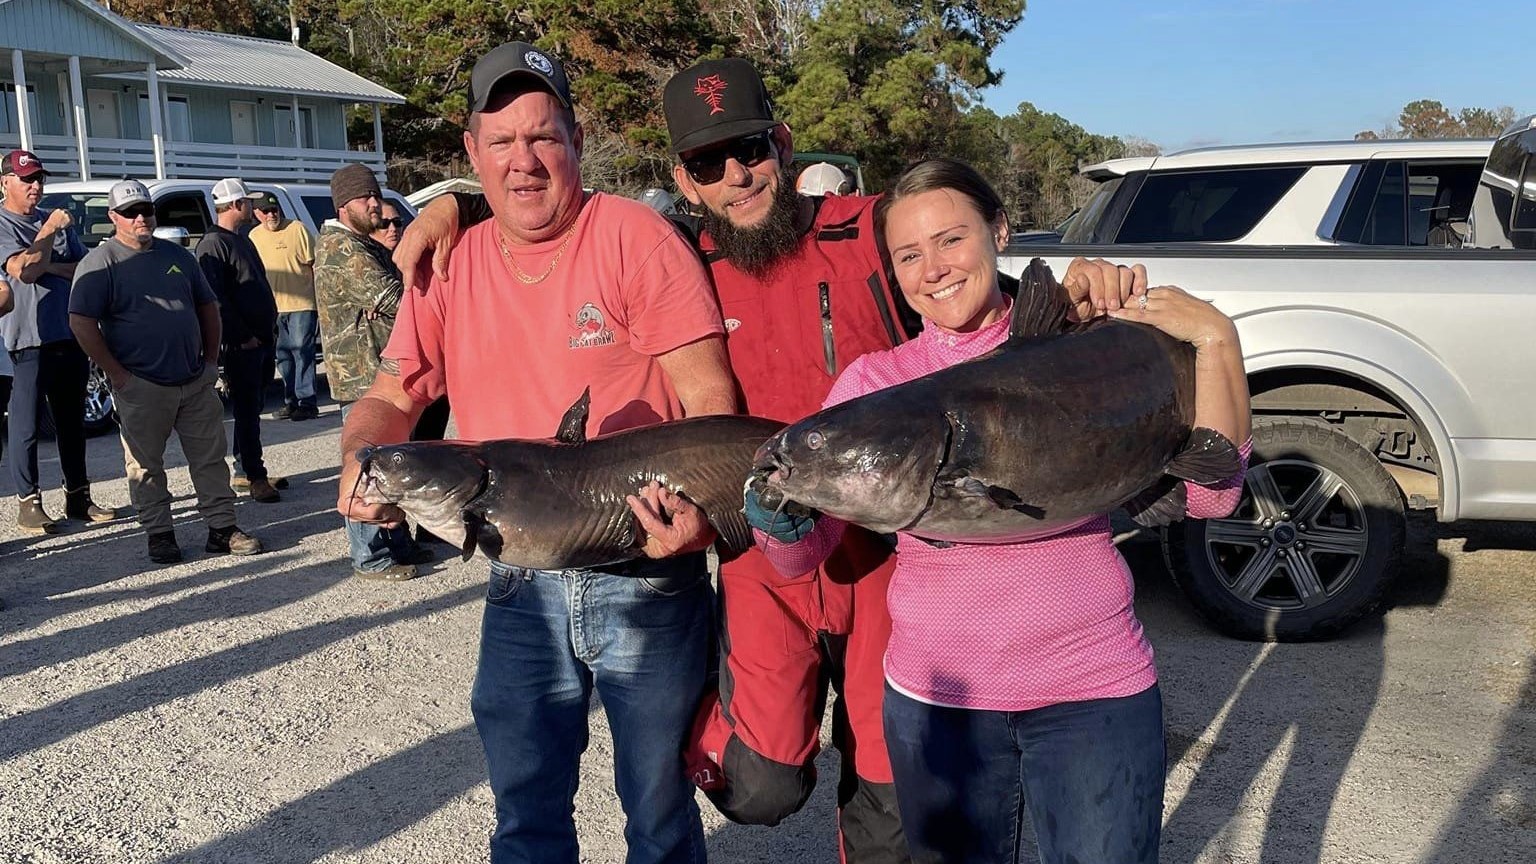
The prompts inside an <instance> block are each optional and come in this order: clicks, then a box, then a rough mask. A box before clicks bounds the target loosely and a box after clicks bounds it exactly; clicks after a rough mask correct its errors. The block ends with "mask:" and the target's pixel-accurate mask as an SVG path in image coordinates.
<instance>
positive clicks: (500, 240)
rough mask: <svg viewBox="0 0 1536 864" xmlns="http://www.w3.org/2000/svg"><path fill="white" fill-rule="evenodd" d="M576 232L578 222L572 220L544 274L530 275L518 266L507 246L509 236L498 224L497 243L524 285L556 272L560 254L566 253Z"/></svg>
mask: <svg viewBox="0 0 1536 864" xmlns="http://www.w3.org/2000/svg"><path fill="white" fill-rule="evenodd" d="M575 233H576V223H575V222H572V223H571V227H569V228H567V229H565V240H564V241H562V242H561V243H560V248H559V249H556V250H555V257H554V258H553V259H551V260H550V262H549V267H548V268H547V269H546V270H545V271H544V274H543V275H542V276H529V275H528V274H527V273H524V272H523V268H521V267H519V266H517V262H516V261H513V260H512V250H511V249H509V248H507V236H506V234H505V233H504V232H503V231H502V229H501V226H500V225H497V226H496V243H497V245H498V246H500V247H501V257H502V260H504V261H506V262H507V266H508V267H511V268H512V275H513V276H516V277H517V279H518V281H519V282H522V283H523V284H524V285H537V284H538V283H540V282H543V281H544V280H545V279H548V278H549V274H551V273H553V272H555V265H556V264H559V263H560V256H561V255H564V254H565V247H566V246H569V245H570V243H571V237H572V236H573V235H574V234H575Z"/></svg>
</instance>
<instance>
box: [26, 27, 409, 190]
mask: <svg viewBox="0 0 1536 864" xmlns="http://www.w3.org/2000/svg"><path fill="white" fill-rule="evenodd" d="M0 49H7V50H8V52H9V54H10V61H11V62H10V65H9V76H7V75H6V73H5V71H0V87H3V88H4V98H3V99H0V150H9V149H12V148H15V147H20V148H22V149H25V150H31V151H33V152H35V153H36V154H37V155H38V157H39V158H40V159H42V161H43V163H44V164H45V165H47V167H48V169H49V171H50V172H52V173H53V174H55V175H61V176H68V177H76V178H80V179H90V177H91V176H92V175H95V176H111V177H118V176H129V177H140V178H150V177H154V178H162V179H163V178H172V177H195V178H217V177H226V176H231V175H234V176H241V177H244V178H246V179H250V180H270V181H289V182H303V181H311V182H315V181H321V182H323V181H324V180H326V179H327V178H329V176H330V175H331V173H332V172H334V171H335V170H336V169H337V168H339V167H341V166H342V165H344V164H346V163H348V162H361V163H363V164H365V165H368V166H369V167H370V168H372V169H373V170H374V172H375V173H377V174H378V175H379V176H380V178H382V177H383V176H384V141H383V128H382V124H381V122H380V108H381V106H384V105H399V104H403V103H404V102H405V97H403V96H401V95H400V94H398V93H396V92H394V91H392V90H390V89H388V88H387V87H383V86H381V85H379V84H377V83H375V82H373V81H370V80H368V79H367V78H364V77H362V76H361V75H358V74H356V73H354V72H352V71H350V70H347V69H345V68H343V67H341V66H338V65H336V64H335V63H331V62H330V61H328V60H325V59H323V58H321V57H319V56H318V55H315V54H312V53H310V52H308V51H305V50H304V49H303V48H300V47H298V46H297V45H293V44H290V43H287V42H280V41H275V40H271V39H258V38H255V37H250V36H239V35H233V34H228V33H211V32H206V31H200V30H186V29H182V28H177V27H160V26H155V25H148V24H137V23H134V22H131V21H128V20H127V19H125V18H123V17H122V16H120V15H117V14H115V13H113V12H111V11H109V10H108V9H107V8H106V7H105V6H103V5H101V4H99V3H95V2H92V0H0ZM0 65H3V64H0ZM355 105H365V106H368V107H369V108H371V109H372V114H373V127H374V147H373V149H372V150H351V149H348V144H347V112H348V109H349V106H355Z"/></svg>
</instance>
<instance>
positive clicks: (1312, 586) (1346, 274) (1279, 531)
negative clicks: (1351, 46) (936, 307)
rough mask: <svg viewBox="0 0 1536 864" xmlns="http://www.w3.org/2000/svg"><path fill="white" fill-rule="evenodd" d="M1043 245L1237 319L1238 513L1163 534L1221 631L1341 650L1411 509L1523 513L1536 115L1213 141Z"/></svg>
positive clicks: (1535, 364) (1021, 254)
mask: <svg viewBox="0 0 1536 864" xmlns="http://www.w3.org/2000/svg"><path fill="white" fill-rule="evenodd" d="M1083 173H1084V174H1085V175H1087V176H1089V177H1091V178H1093V179H1096V180H1098V181H1100V186H1099V187H1098V189H1097V190H1096V192H1095V194H1094V195H1093V197H1092V198H1091V199H1090V200H1089V202H1088V203H1087V204H1086V205H1085V206H1084V207H1083V208H1082V209H1081V210H1080V211H1079V212H1078V213H1077V214H1075V215H1074V216H1073V217H1072V218H1071V219H1070V220H1068V222H1067V223H1066V225H1065V228H1064V230H1063V233H1062V236H1061V239H1060V242H1059V243H1052V242H1049V240H1046V241H1045V242H1039V241H1038V240H1037V241H1035V242H1028V243H1017V244H1015V245H1014V246H1012V247H1010V248H1009V250H1008V253H1007V255H1006V256H1005V259H1004V261H1003V262H1002V267H1003V268H1004V270H1005V271H1007V272H1009V273H1013V274H1018V273H1020V272H1022V270H1023V268H1024V267H1025V266H1026V265H1027V264H1028V263H1029V261H1030V259H1031V258H1034V257H1041V258H1044V259H1045V260H1046V262H1047V263H1049V264H1050V265H1051V267H1052V269H1053V270H1055V271H1056V272H1058V273H1060V272H1063V271H1064V270H1065V268H1066V265H1067V263H1068V262H1069V261H1070V260H1071V258H1072V257H1073V256H1076V255H1084V256H1088V257H1104V258H1108V259H1111V260H1114V261H1117V262H1121V263H1130V262H1140V263H1143V264H1145V265H1146V267H1147V270H1148V273H1149V275H1150V277H1151V281H1152V284H1154V285H1157V284H1175V285H1179V286H1181V287H1183V288H1185V289H1186V290H1188V291H1190V292H1191V293H1193V294H1195V295H1196V296H1199V297H1202V298H1205V299H1208V300H1211V301H1212V302H1214V303H1215V304H1216V305H1217V306H1218V307H1219V308H1220V309H1221V310H1222V311H1223V312H1225V313H1227V314H1228V315H1229V316H1231V317H1232V318H1233V319H1234V320H1235V321H1236V323H1237V327H1238V331H1239V334H1240V336H1241V339H1242V346H1243V354H1244V357H1245V361H1246V365H1247V369H1248V374H1249V386H1250V387H1251V389H1252V394H1253V411H1254V416H1255V424H1256V425H1255V430H1254V456H1255V458H1254V465H1253V466H1252V467H1251V469H1250V471H1249V474H1248V480H1247V484H1246V489H1245V493H1244V496H1243V501H1242V503H1241V504H1240V505H1239V509H1238V511H1237V513H1235V514H1234V515H1233V516H1232V518H1230V519H1220V520H1210V521H1203V522H1202V521H1188V522H1184V523H1180V524H1178V525H1175V526H1173V527H1172V528H1170V529H1168V530H1166V531H1164V532H1163V535H1162V541H1163V549H1164V555H1165V559H1166V560H1167V563H1168V566H1169V568H1170V570H1171V571H1172V572H1173V574H1174V578H1175V580H1176V581H1177V582H1178V584H1179V585H1180V587H1181V588H1182V589H1183V590H1184V592H1185V593H1186V595H1187V596H1188V597H1189V598H1190V599H1191V601H1192V602H1193V603H1194V605H1195V606H1196V607H1197V609H1198V610H1199V611H1200V612H1201V613H1202V614H1203V615H1204V616H1205V617H1206V618H1207V619H1208V620H1209V621H1211V622H1212V623H1213V624H1214V625H1215V626H1216V627H1218V628H1219V629H1221V630H1223V631H1224V632H1226V633H1229V634H1231V635H1234V636H1238V637H1241V638H1249V639H1265V640H1277V641H1290V640H1306V639H1321V638H1327V637H1330V636H1333V635H1335V634H1337V633H1339V632H1341V631H1342V630H1344V629H1345V628H1346V627H1348V626H1349V625H1350V624H1352V623H1353V622H1355V621H1356V620H1358V619H1359V618H1360V617H1361V616H1363V615H1366V614H1367V613H1369V612H1371V611H1372V610H1373V609H1374V608H1376V607H1377V605H1378V604H1379V602H1380V600H1381V599H1382V596H1383V594H1384V593H1385V591H1386V590H1387V588H1388V586H1389V585H1390V583H1391V582H1392V580H1393V579H1394V578H1395V577H1396V575H1397V571H1398V565H1399V554H1400V551H1401V549H1402V545H1403V538H1404V532H1405V524H1406V520H1405V508H1407V507H1414V508H1431V507H1433V508H1435V510H1436V513H1437V518H1438V519H1439V520H1440V521H1443V522H1451V521H1455V520H1458V519H1519V520H1524V519H1536V375H1533V372H1532V370H1536V338H1533V336H1532V334H1531V331H1530V327H1531V322H1533V321H1536V117H1528V118H1526V119H1524V120H1522V121H1520V122H1519V123H1517V124H1515V125H1514V126H1512V127H1511V128H1510V129H1509V130H1507V131H1506V132H1505V133H1504V134H1503V135H1502V136H1500V138H1499V139H1498V140H1497V141H1487V140H1482V141H1365V142H1346V143H1327V144H1302V145H1285V146H1254V147H1225V148H1210V149H1202V150H1193V151H1187V152H1183V153H1175V154H1172V155H1168V156H1157V157H1148V158H1135V159H1119V160H1114V161H1111V162H1105V163H1102V164H1099V165H1094V166H1090V167H1089V168H1086V169H1084V171H1083Z"/></svg>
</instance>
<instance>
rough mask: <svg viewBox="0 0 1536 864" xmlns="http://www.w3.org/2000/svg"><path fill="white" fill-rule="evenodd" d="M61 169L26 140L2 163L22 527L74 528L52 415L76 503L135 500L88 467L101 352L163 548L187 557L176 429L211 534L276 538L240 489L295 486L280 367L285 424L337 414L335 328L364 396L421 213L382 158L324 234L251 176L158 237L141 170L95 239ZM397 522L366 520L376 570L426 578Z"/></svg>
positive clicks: (83, 515)
mask: <svg viewBox="0 0 1536 864" xmlns="http://www.w3.org/2000/svg"><path fill="white" fill-rule="evenodd" d="M48 174H49V172H48V170H47V168H46V167H45V166H44V165H43V163H42V161H41V160H40V159H39V158H38V157H37V156H36V155H35V154H33V153H31V152H28V151H25V150H16V151H12V152H10V153H8V154H6V155H5V157H4V161H3V165H0V188H3V193H4V200H3V206H0V261H3V264H4V267H3V273H0V336H3V341H4V348H5V350H4V351H0V404H4V405H5V406H6V408H7V411H6V414H7V421H8V422H7V429H8V432H7V436H6V437H7V441H6V446H4V447H3V448H0V460H3V461H4V462H5V463H7V469H8V470H9V471H10V476H11V480H12V485H13V487H14V489H15V491H16V499H17V511H16V526H17V529H18V530H19V531H20V532H21V533H23V534H28V535H45V534H56V533H58V532H59V531H60V530H61V525H60V520H59V519H58V518H56V515H57V513H56V511H55V513H52V514H51V513H50V512H49V511H48V509H47V508H46V507H45V506H44V503H43V496H42V485H41V483H42V481H41V479H40V478H39V474H38V460H37V445H38V439H39V437H40V433H41V432H43V431H46V430H47V428H48V427H50V426H51V428H52V434H53V437H54V439H55V442H56V444H57V447H58V453H59V463H60V468H61V473H62V474H63V482H64V492H65V504H64V511H63V514H62V515H63V519H64V520H77V521H82V522H85V523H102V522H111V521H113V520H116V519H118V518H122V517H123V516H125V515H127V513H128V511H127V510H126V509H119V508H109V507H104V506H100V505H98V504H97V502H96V501H95V499H93V497H92V493H91V484H90V481H89V479H88V477H87V471H86V459H85V452H86V432H85V421H84V406H85V401H86V390H87V376H88V374H89V371H90V364H91V363H95V364H96V365H97V366H99V367H100V368H101V370H102V371H103V372H104V373H105V374H106V377H107V379H108V381H109V382H110V388H111V391H112V397H113V405H114V408H115V410H116V413H117V419H118V427H119V430H120V432H121V436H122V442H123V451H124V462H125V467H126V472H127V479H128V492H129V497H130V499H131V501H132V503H133V507H134V509H135V510H136V515H137V518H138V520H139V522H140V524H141V525H143V527H144V528H145V531H146V534H147V537H148V551H149V557H150V559H151V560H152V561H154V562H155V563H161V564H164V563H172V562H176V561H179V560H181V558H182V554H181V549H180V546H179V544H178V543H177V541H176V536H175V532H174V531H173V529H172V523H171V516H170V500H171V498H170V493H169V491H168V489H167V486H166V476H165V465H164V455H165V448H166V444H167V442H168V441H169V438H170V434H171V432H172V431H174V432H175V433H176V435H177V437H178V439H179V440H180V444H181V448H182V451H183V453H184V454H185V456H186V459H187V463H188V467H189V469H190V474H191V478H192V482H193V486H194V487H195V489H196V492H197V504H198V508H199V510H200V512H201V514H202V516H203V517H204V520H205V521H206V522H207V527H208V536H207V543H206V546H205V548H206V550H207V551H208V552H211V553H223V554H235V555H250V554H255V553H258V552H260V551H262V544H261V541H260V540H258V539H257V538H255V537H253V536H251V535H249V534H247V533H245V532H243V531H241V530H240V529H239V528H238V527H237V526H236V524H235V511H234V502H235V499H236V495H237V494H238V493H243V494H245V495H248V496H249V497H250V498H251V499H253V500H255V501H258V502H261V503H275V502H278V501H281V500H282V493H281V492H280V490H282V489H285V488H287V486H288V482H287V479H286V478H283V477H279V476H275V475H272V474H270V473H269V472H268V471H267V467H266V464H265V461H264V459H263V452H262V435H261V426H262V422H263V414H265V413H266V408H267V396H268V392H269V390H271V389H273V387H272V385H273V384H274V380H275V378H277V377H280V378H281V381H282V393H283V397H282V404H281V405H280V406H278V407H277V409H276V410H275V411H273V412H272V413H271V414H269V415H267V417H268V418H269V419H268V421H267V422H271V421H272V420H288V421H305V420H311V419H314V418H315V417H318V416H319V407H318V392H317V386H316V357H317V344H318V343H320V342H321V341H322V336H321V334H322V333H324V336H323V344H324V346H325V360H326V366H327V373H328V379H329V382H330V384H331V390H332V392H331V395H332V397H333V398H334V399H336V401H338V402H341V403H342V407H343V410H344V411H345V410H346V408H347V406H348V405H349V404H350V403H351V402H352V401H355V400H356V399H357V398H358V397H359V396H360V395H361V392H360V391H357V387H356V383H357V382H360V381H363V380H364V379H367V380H371V378H372V372H373V368H374V366H375V365H376V363H377V353H378V350H379V349H382V347H383V344H384V342H385V341H387V339H388V335H389V328H390V327H391V326H392V323H393V320H394V307H395V305H396V304H398V302H399V296H400V291H401V288H400V281H401V280H400V277H399V272H398V270H396V269H395V267H394V264H393V263H392V262H391V261H390V251H391V250H392V249H393V248H394V246H395V244H396V243H398V242H399V239H400V233H401V226H402V219H401V214H399V213H398V212H396V211H395V208H394V207H393V206H392V205H388V204H385V203H384V202H383V201H382V193H381V190H380V188H379V184H378V181H377V179H376V178H375V177H374V176H373V174H372V172H371V171H370V170H368V169H367V168H364V167H363V166H360V165H349V166H347V167H345V168H342V169H341V170H339V171H337V172H336V173H335V175H334V178H333V181H332V184H331V187H332V192H333V199H334V203H335V205H336V208H337V217H338V219H337V222H338V223H339V224H329V223H328V224H327V226H326V227H325V228H324V229H323V230H322V232H321V234H322V236H321V237H320V238H316V237H314V236H312V235H311V233H310V231H309V229H308V228H306V227H305V226H304V224H303V223H302V222H300V221H298V220H297V219H294V218H292V216H293V214H288V213H284V212H283V209H282V206H281V204H280V203H279V201H278V200H277V198H276V196H274V195H271V194H270V193H261V192H253V191H251V190H249V189H248V188H247V186H246V185H245V183H244V182H243V181H242V180H241V179H239V178H233V177H231V178H226V179H223V180H220V181H218V182H217V183H215V184H213V188H212V198H213V203H214V211H215V224H214V225H212V226H210V228H209V230H208V232H207V233H206V234H205V235H204V236H203V237H201V238H200V239H199V240H198V242H197V244H196V247H195V248H194V249H190V250H189V249H187V248H184V247H182V246H181V245H180V244H178V243H177V242H175V241H174V240H169V239H163V238H158V237H155V236H154V230H155V227H156V208H155V202H154V200H153V198H152V196H151V195H150V193H149V190H148V188H147V187H145V186H144V184H142V183H140V182H138V181H135V180H123V181H120V182H118V183H116V184H114V185H113V186H112V188H111V190H110V192H109V194H108V201H107V204H108V210H109V218H110V220H111V223H112V228H113V232H112V234H111V235H110V236H108V237H107V238H106V239H104V240H103V241H102V242H101V243H100V244H99V245H98V246H97V247H96V248H95V249H89V250H88V249H87V248H86V246H85V244H84V243H83V242H82V241H81V238H80V234H79V231H78V228H77V226H76V225H75V224H74V223H73V220H72V217H71V215H70V213H69V211H68V210H65V209H62V208H60V209H48V208H45V207H42V206H41V203H42V199H43V194H44V188H45V185H46V183H47V179H48ZM369 292H371V293H369ZM221 375H222V378H223V390H224V393H225V396H226V398H227V402H228V409H229V412H230V413H231V414H232V415H233V419H234V422H233V433H232V435H229V436H226V433H225V431H224V418H225V407H226V406H225V400H224V399H221V398H220V396H219V392H218V388H217V387H216V382H217V381H218V379H219V378H220V377H221ZM364 389H366V385H364ZM354 391H357V392H354ZM50 421H51V422H50ZM446 425H447V406H446V402H445V403H444V404H443V405H441V406H439V408H438V410H437V411H435V412H434V416H433V422H432V424H430V425H429V426H428V428H427V429H426V430H424V431H425V432H426V433H428V434H429V435H430V436H431V437H441V436H442V433H443V429H444V428H446ZM230 460H232V464H231V461H230ZM231 469H232V470H231ZM378 534H384V535H387V536H385V537H384V538H382V539H381V538H380V537H378V536H375V535H378ZM397 534H401V532H400V531H389V530H382V531H380V530H373V529H370V528H367V527H364V526H349V530H348V535H349V537H350V538H351V539H352V545H353V549H354V555H353V560H354V564H355V565H356V568H355V569H356V570H357V572H358V574H359V575H362V576H368V577H370V578H387V579H391V580H398V579H401V578H410V577H411V576H414V575H416V574H415V565H416V564H417V563H422V562H423V561H425V560H430V558H431V557H432V556H431V553H430V552H424V551H423V549H422V547H421V546H419V545H418V544H417V542H416V541H417V539H418V538H412V537H409V536H404V537H403V538H402V537H398V536H395V535H397ZM420 539H422V540H428V539H435V538H430V537H429V536H423V537H422V538H420ZM379 550H383V551H382V552H380V551H379Z"/></svg>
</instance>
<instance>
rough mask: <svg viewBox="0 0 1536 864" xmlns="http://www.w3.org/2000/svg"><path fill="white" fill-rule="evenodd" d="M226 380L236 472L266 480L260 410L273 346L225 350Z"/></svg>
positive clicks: (255, 478)
mask: <svg viewBox="0 0 1536 864" xmlns="http://www.w3.org/2000/svg"><path fill="white" fill-rule="evenodd" d="M224 380H225V381H227V382H228V383H229V407H230V411H231V413H233V414H234V415H235V435H234V439H235V440H234V444H233V447H232V449H231V453H232V454H233V456H234V459H235V473H236V474H239V475H242V476H244V477H248V478H250V480H251V482H253V483H254V482H255V481H257V480H265V479H267V466H266V464H265V463H264V462H262V460H261V412H262V411H264V410H266V405H267V398H266V396H267V383H268V382H269V381H271V380H272V347H271V346H270V345H262V346H261V347H259V348H251V349H249V350H247V349H244V348H236V347H228V348H226V349H224Z"/></svg>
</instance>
